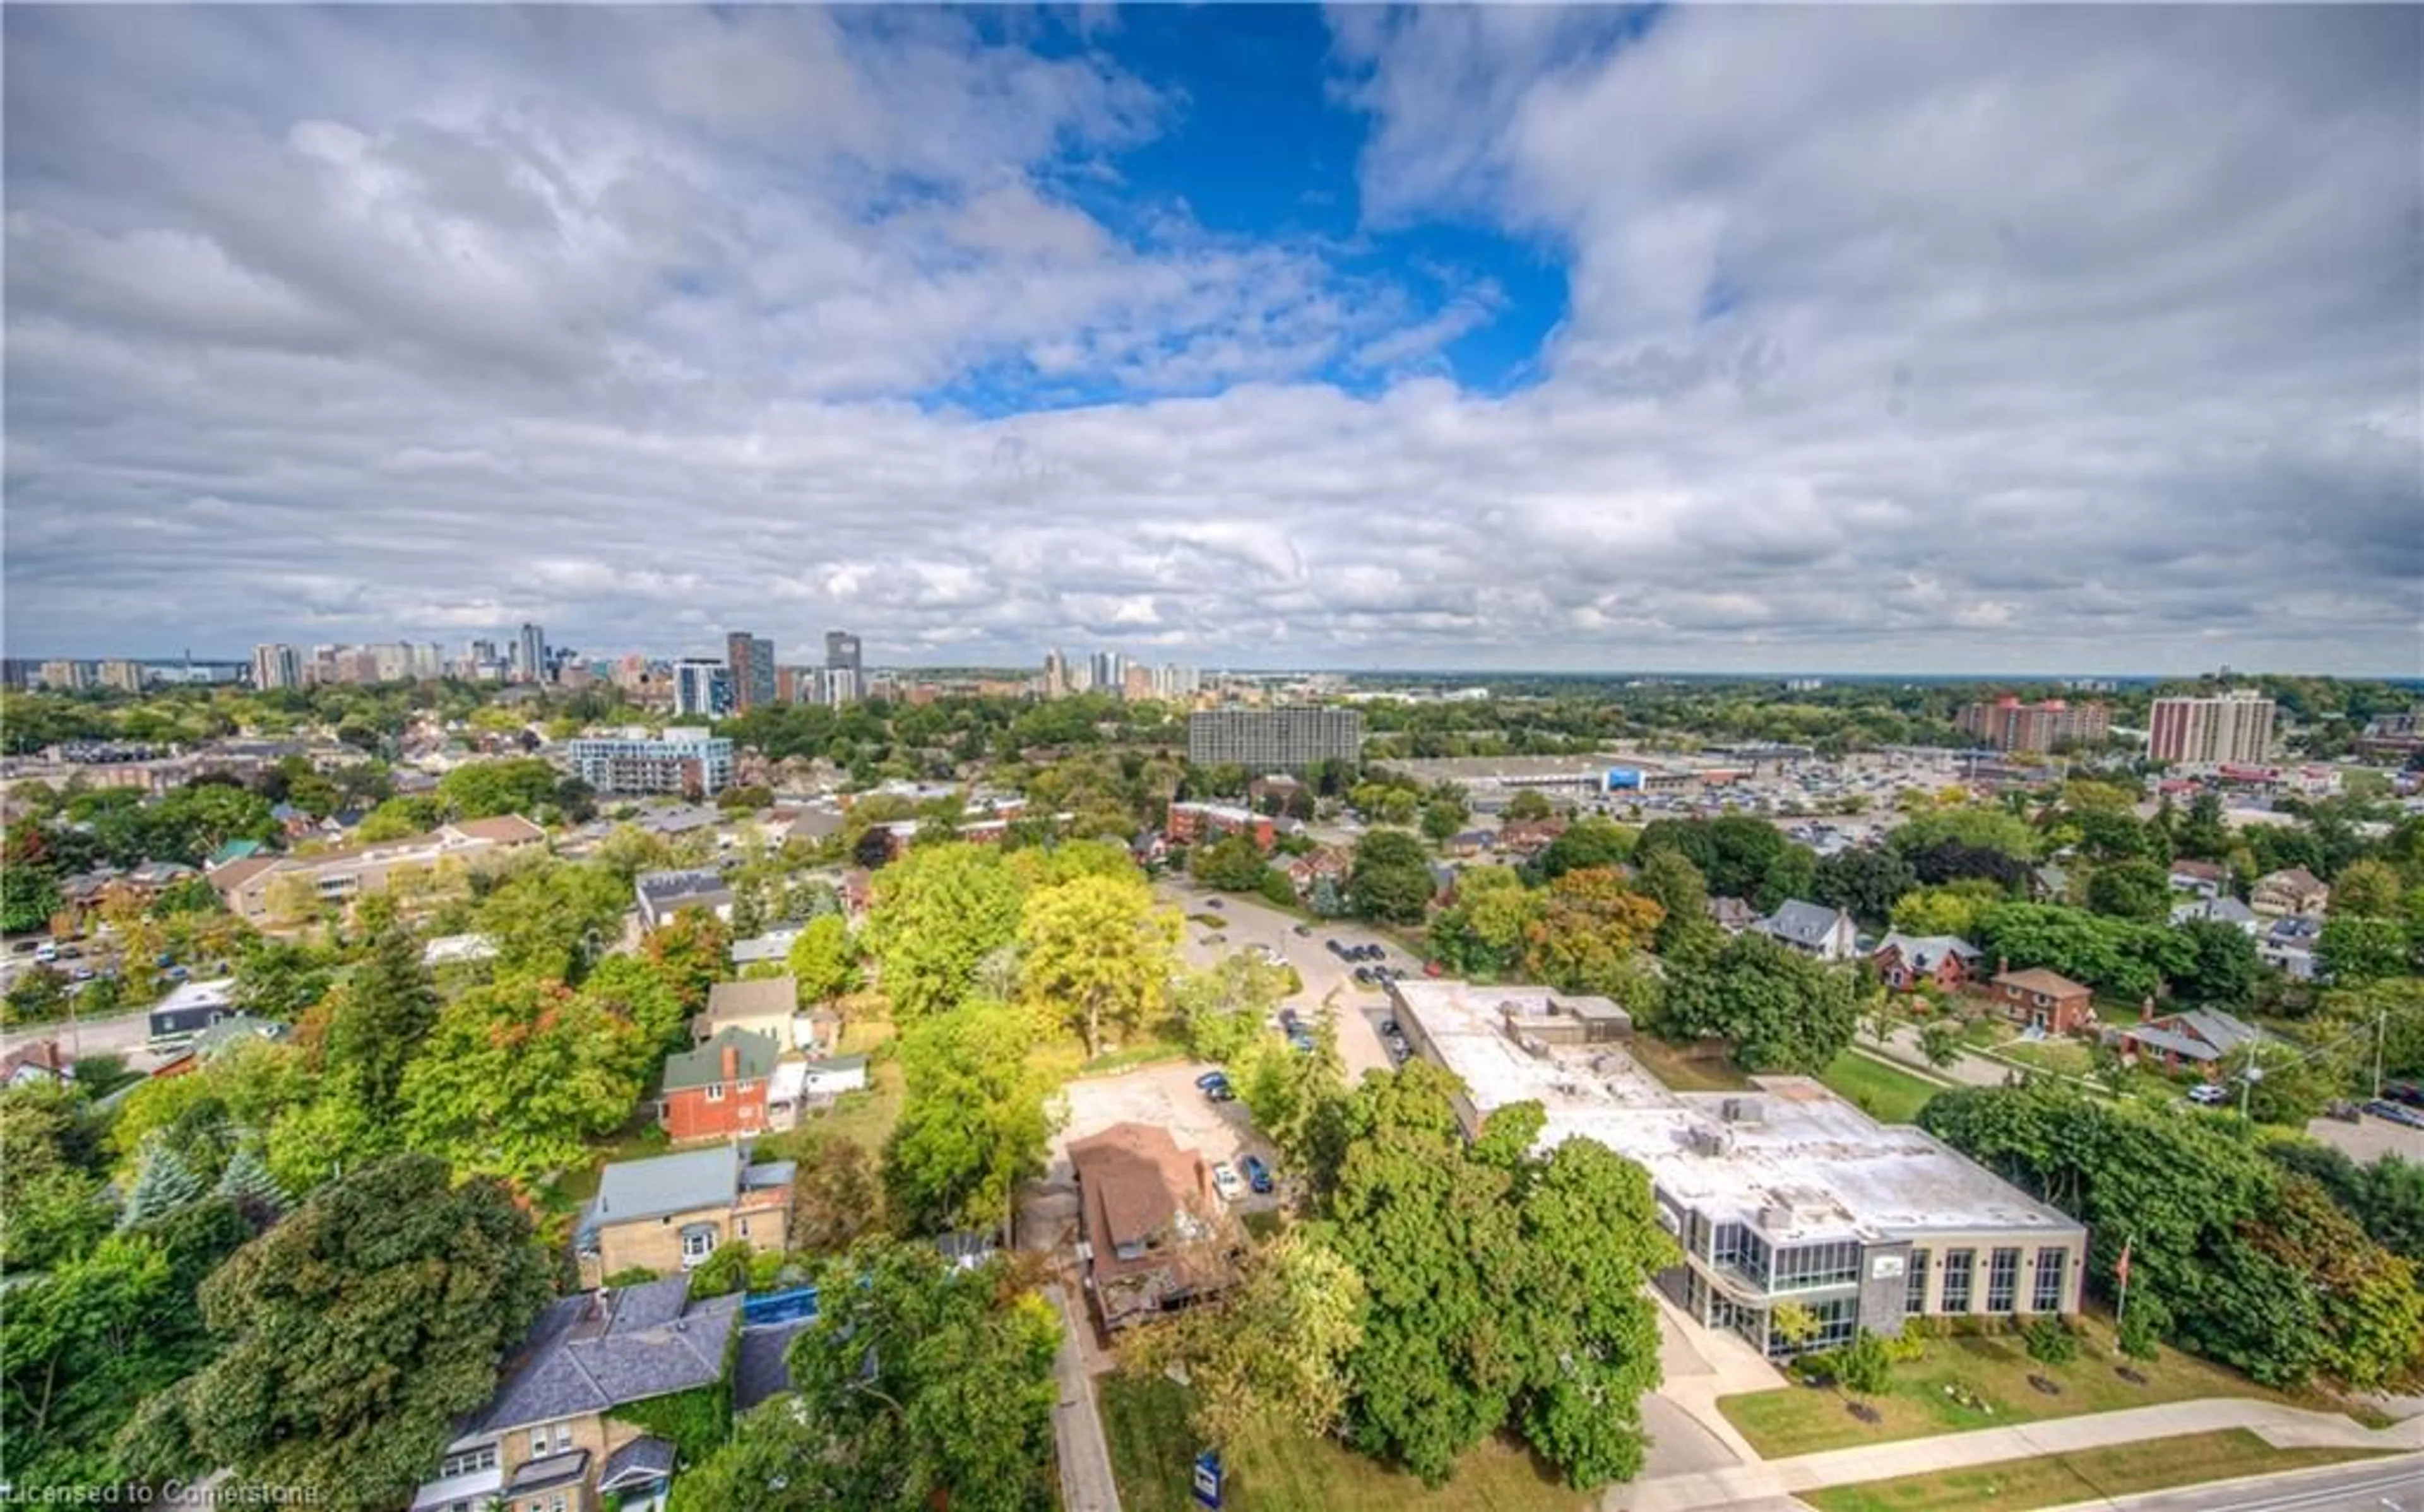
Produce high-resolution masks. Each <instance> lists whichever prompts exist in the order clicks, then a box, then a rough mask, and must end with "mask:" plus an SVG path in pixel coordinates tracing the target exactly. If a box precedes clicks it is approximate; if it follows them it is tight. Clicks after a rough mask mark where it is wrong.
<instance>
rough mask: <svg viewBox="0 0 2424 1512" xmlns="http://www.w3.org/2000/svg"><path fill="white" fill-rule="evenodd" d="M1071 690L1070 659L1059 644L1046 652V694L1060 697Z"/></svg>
mask: <svg viewBox="0 0 2424 1512" xmlns="http://www.w3.org/2000/svg"><path fill="white" fill-rule="evenodd" d="M1067 692H1069V661H1068V659H1067V658H1065V657H1063V656H1062V655H1061V648H1060V647H1059V646H1055V647H1053V648H1052V649H1051V650H1049V651H1046V652H1045V653H1044V696H1045V697H1046V698H1059V697H1061V696H1063V695H1064V694H1066V693H1067Z"/></svg>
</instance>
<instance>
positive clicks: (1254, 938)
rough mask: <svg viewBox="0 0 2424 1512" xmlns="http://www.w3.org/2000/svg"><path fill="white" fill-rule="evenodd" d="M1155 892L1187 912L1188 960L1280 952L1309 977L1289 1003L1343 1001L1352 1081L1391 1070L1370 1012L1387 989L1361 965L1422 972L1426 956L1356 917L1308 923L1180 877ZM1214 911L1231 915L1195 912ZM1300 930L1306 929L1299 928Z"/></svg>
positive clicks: (1306, 1008) (1342, 1030)
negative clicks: (1352, 949) (1371, 954)
mask: <svg viewBox="0 0 2424 1512" xmlns="http://www.w3.org/2000/svg"><path fill="white" fill-rule="evenodd" d="M1156 891H1158V893H1159V894H1160V896H1161V898H1162V899H1163V900H1164V901H1166V902H1169V903H1171V904H1172V905H1174V906H1176V907H1177V908H1179V909H1181V910H1182V911H1183V912H1185V913H1186V914H1187V915H1189V917H1188V924H1187V929H1186V932H1185V933H1184V934H1183V935H1182V936H1180V939H1179V953H1180V955H1181V956H1182V957H1183V958H1184V959H1185V961H1186V962H1187V963H1188V965H1190V966H1208V965H1211V964H1212V963H1214V962H1216V961H1219V960H1220V958H1221V957H1222V956H1225V955H1229V954H1231V953H1233V952H1235V951H1238V950H1251V949H1255V948H1267V949H1271V950H1276V951H1278V952H1279V953H1280V956H1281V958H1282V959H1283V960H1284V961H1286V962H1287V963H1288V964H1289V965H1291V966H1294V967H1295V968H1296V973H1297V976H1298V977H1299V978H1300V979H1302V980H1303V982H1304V991H1303V992H1301V993H1299V994H1298V995H1296V996H1294V997H1291V998H1289V999H1288V1000H1287V1003H1286V1005H1285V1006H1287V1007H1290V1008H1294V1009H1295V1010H1296V1011H1298V1012H1299V1013H1302V1014H1307V1015H1310V1014H1311V1013H1312V1012H1313V1011H1314V1010H1316V1009H1317V1008H1319V1007H1320V1006H1321V1005H1322V1004H1323V1003H1325V1002H1329V1003H1332V1004H1333V1005H1334V1006H1335V1007H1336V1008H1337V1010H1338V1054H1339V1058H1341V1059H1342V1060H1344V1061H1345V1062H1346V1064H1347V1079H1348V1082H1349V1083H1353V1082H1356V1081H1360V1080H1362V1079H1363V1074H1364V1073H1365V1072H1367V1071H1387V1070H1389V1069H1390V1059H1389V1052H1388V1049H1387V1047H1386V1046H1384V1045H1383V1044H1382V1043H1381V1042H1380V1036H1379V1031H1378V1030H1377V1029H1376V1028H1375V1027H1373V1020H1372V1019H1371V1018H1370V1017H1369V1016H1368V1015H1367V1014H1366V1013H1365V1010H1366V1009H1372V1008H1380V1007H1385V1006H1386V1005H1387V1003H1388V995H1387V994H1386V993H1385V992H1384V991H1383V990H1382V989H1381V988H1380V987H1379V986H1378V985H1377V984H1368V983H1363V982H1358V981H1357V980H1356V979H1355V968H1356V967H1357V966H1360V965H1372V964H1379V965H1385V966H1387V967H1389V968H1390V969H1391V970H1393V971H1399V972H1420V971H1421V970H1422V969H1423V963H1421V962H1420V961H1417V960H1416V959H1414V958H1413V957H1412V956H1411V955H1408V954H1407V953H1406V952H1405V950H1404V949H1402V948H1401V947H1398V946H1397V945H1395V943H1394V942H1392V941H1390V940H1388V939H1386V938H1384V937H1383V936H1381V935H1379V934H1378V933H1376V932H1374V931H1371V930H1367V929H1365V928H1363V926H1362V925H1360V924H1356V923H1354V922H1352V921H1351V920H1348V919H1325V920H1322V921H1321V922H1319V923H1316V924H1307V923H1305V922H1304V921H1303V920H1301V919H1299V918H1297V917H1296V916H1295V915H1289V914H1283V913H1281V912H1280V911H1279V910H1278V909H1276V908H1273V907H1271V906H1270V905H1269V904H1268V903H1265V902H1263V901H1261V900H1260V899H1252V898H1239V897H1236V896H1234V895H1231V894H1225V893H1214V892H1209V891H1206V890H1205V889H1204V888H1201V887H1197V886H1194V885H1193V884H1191V883H1188V882H1186V881H1185V880H1184V879H1180V878H1169V879H1165V880H1164V881H1162V882H1161V883H1157V884H1156ZM1216 914H1217V915H1220V917H1221V918H1222V919H1223V920H1225V922H1224V923H1223V924H1222V926H1221V927H1220V929H1218V930H1215V929H1212V928H1211V927H1210V926H1208V925H1204V924H1199V923H1197V922H1195V919H1194V915H1207V916H1208V915H1216ZM1300 929H1301V930H1302V931H1304V932H1302V933H1300V932H1298V931H1299V930H1300ZM1331 940H1336V941H1337V942H1338V943H1339V944H1341V945H1346V946H1377V947H1379V948H1380V951H1381V959H1380V960H1379V962H1378V963H1373V962H1363V961H1348V960H1345V959H1343V958H1342V957H1340V956H1338V955H1337V954H1335V953H1333V952H1332V950H1331V949H1330V948H1329V947H1328V945H1327V944H1326V942H1328V941H1331Z"/></svg>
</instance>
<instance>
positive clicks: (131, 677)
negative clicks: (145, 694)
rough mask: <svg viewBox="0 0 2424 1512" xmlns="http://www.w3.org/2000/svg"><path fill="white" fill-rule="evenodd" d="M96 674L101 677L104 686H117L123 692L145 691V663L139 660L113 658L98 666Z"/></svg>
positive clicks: (95, 670)
mask: <svg viewBox="0 0 2424 1512" xmlns="http://www.w3.org/2000/svg"><path fill="white" fill-rule="evenodd" d="M94 674H95V676H99V677H100V678H101V685H102V686H103V687H104V688H115V689H117V690H118V691H119V692H123V693H139V692H142V691H143V663H141V662H139V661H125V660H123V659H120V658H113V659H111V660H110V661H104V662H103V663H102V664H101V665H100V666H99V667H96V668H95V669H94Z"/></svg>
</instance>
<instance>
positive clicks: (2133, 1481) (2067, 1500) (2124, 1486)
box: [1800, 1428, 2381, 1512]
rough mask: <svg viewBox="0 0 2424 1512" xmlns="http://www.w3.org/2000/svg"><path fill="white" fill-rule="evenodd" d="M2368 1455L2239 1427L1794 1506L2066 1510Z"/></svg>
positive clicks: (1911, 1511) (1845, 1489) (1825, 1510)
mask: <svg viewBox="0 0 2424 1512" xmlns="http://www.w3.org/2000/svg"><path fill="white" fill-rule="evenodd" d="M2380 1452H2381V1451H2375V1450H2368V1449H2275V1448H2273V1447H2272V1445H2271V1444H2268V1443H2266V1442H2265V1441H2264V1440H2262V1439H2259V1438H2257V1436H2256V1435H2255V1434H2253V1433H2250V1432H2249V1431H2248V1430H2246V1429H2245V1428H2229V1429H2225V1430H2223V1431H2221V1432H2218V1433H2192V1434H2182V1435H2180V1436H2179V1437H2177V1438H2172V1439H2149V1440H2145V1441H2144V1442H2142V1443H2127V1444H2114V1445H2112V1446H2110V1447H2108V1448H2103V1449H2082V1450H2078V1451H2075V1452H2073V1453H2070V1454H2066V1455H2041V1456H2037V1457H2036V1458H2033V1459H2004V1460H1998V1461H1996V1462H1995V1463H1993V1464H1990V1465H1973V1466H1971V1467H1970V1468H1969V1469H1967V1470H1947V1471H1937V1472H1932V1473H1929V1474H1924V1475H1902V1476H1897V1477H1896V1478H1894V1479H1892V1480H1882V1481H1863V1482H1861V1483H1859V1484H1858V1485H1857V1486H1830V1487H1828V1488H1826V1489H1825V1490H1823V1491H1804V1492H1802V1493H1801V1495H1800V1500H1802V1501H1804V1502H1806V1503H1808V1504H1810V1505H1811V1506H1813V1507H1816V1508H1818V1512H1956V1509H1958V1512H1968V1509H1969V1508H1971V1507H1981V1506H1991V1507H1996V1508H1999V1509H2001V1512H2028V1509H2030V1508H2032V1507H2046V1506H2066V1505H2069V1504H2072V1503H2074V1502H2079V1503H2087V1502H2095V1503H2101V1502H2103V1501H2105V1500H2107V1499H2108V1498H2112V1497H2116V1496H2127V1495H2129V1494H2130V1493H2132V1492H2136V1491H2151V1490H2160V1489H2161V1488H2165V1487H2172V1486H2192V1485H2194V1484H2196V1483H2197V1482H2200V1481H2218V1480H2230V1479H2233V1478H2235V1477H2237V1476H2241V1475H2274V1474H2279V1473H2280V1472H2283V1471H2289V1470H2304V1469H2307V1468H2309V1467H2311V1466H2315V1465H2330V1464H2336V1463H2339V1462H2340V1461H2343V1460H2349V1459H2368V1458H2371V1457H2373V1456H2374V1455H2376V1454H2377V1453H2380Z"/></svg>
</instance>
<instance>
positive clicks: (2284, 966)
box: [2256, 914, 2323, 981]
mask: <svg viewBox="0 0 2424 1512" xmlns="http://www.w3.org/2000/svg"><path fill="white" fill-rule="evenodd" d="M2322 942H2323V921H2322V920H2321V919H2319V918H2302V917H2299V916H2298V915H2294V914H2293V915H2288V916H2286V917H2283V918H2276V919H2274V920H2272V923H2271V925H2270V926H2269V927H2268V928H2266V929H2265V931H2264V932H2263V933H2262V934H2259V935H2257V938H2256V959H2257V960H2258V961H2261V962H2263V963H2265V964H2266V965H2268V966H2271V967H2272V969H2273V970H2275V971H2278V972H2280V973H2282V974H2283V975H2285V976H2287V977H2288V978H2290V979H2292V980H2295V981H2319V980H2320V979H2322V976H2323V969H2322V966H2321V965H2320V963H2318V962H2317V961H2316V959H2315V952H2316V949H2317V947H2320V945H2321V944H2322Z"/></svg>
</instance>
